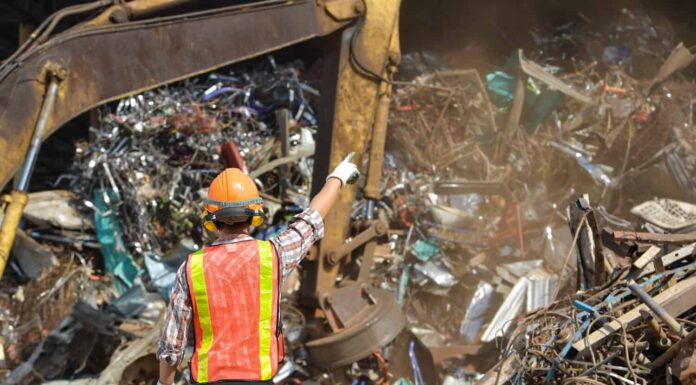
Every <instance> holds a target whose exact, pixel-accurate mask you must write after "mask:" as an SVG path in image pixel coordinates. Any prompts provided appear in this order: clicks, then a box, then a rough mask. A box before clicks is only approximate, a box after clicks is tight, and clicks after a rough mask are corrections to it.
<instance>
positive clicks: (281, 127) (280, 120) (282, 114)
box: [275, 108, 290, 202]
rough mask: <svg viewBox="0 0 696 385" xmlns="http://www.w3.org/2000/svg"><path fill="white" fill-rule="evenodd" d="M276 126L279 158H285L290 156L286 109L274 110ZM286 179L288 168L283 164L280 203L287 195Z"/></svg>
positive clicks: (288, 173)
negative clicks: (278, 139)
mask: <svg viewBox="0 0 696 385" xmlns="http://www.w3.org/2000/svg"><path fill="white" fill-rule="evenodd" d="M275 117H276V125H277V126H278V131H279V132H280V156H281V158H286V157H287V156H288V155H290V132H289V130H290V117H289V113H288V110H287V109H286V108H281V109H279V110H276V113H275ZM288 179H290V166H289V165H288V164H284V165H282V166H280V181H279V184H278V185H279V187H280V194H279V195H280V201H281V202H284V201H285V197H286V195H287V189H288Z"/></svg>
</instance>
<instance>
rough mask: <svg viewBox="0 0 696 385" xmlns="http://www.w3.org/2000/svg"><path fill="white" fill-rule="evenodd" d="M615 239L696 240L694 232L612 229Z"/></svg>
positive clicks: (662, 242)
mask: <svg viewBox="0 0 696 385" xmlns="http://www.w3.org/2000/svg"><path fill="white" fill-rule="evenodd" d="M614 239H616V240H617V241H636V242H645V243H659V244H665V243H669V244H686V243H692V242H696V232H693V233H684V234H656V233H644V232H637V231H618V230H617V231H614Z"/></svg>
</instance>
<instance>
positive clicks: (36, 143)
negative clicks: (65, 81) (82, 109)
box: [17, 77, 59, 192]
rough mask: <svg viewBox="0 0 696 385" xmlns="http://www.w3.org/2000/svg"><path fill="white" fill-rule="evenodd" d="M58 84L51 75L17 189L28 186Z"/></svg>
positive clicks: (24, 188)
mask: <svg viewBox="0 0 696 385" xmlns="http://www.w3.org/2000/svg"><path fill="white" fill-rule="evenodd" d="M58 84H59V82H58V79H57V78H55V77H53V78H52V79H51V83H50V84H49V85H48V91H46V98H45V99H44V104H43V106H42V107H41V112H40V113H39V120H38V121H37V122H36V128H35V129H34V136H33V137H32V139H31V146H30V147H29V152H27V157H26V158H25V160H24V166H22V170H21V171H20V174H19V180H18V182H17V191H21V192H26V191H27V189H28V188H29V180H30V179H31V173H32V171H33V170H34V164H36V158H37V157H38V156H39V150H40V149H41V143H42V142H43V134H44V130H45V129H46V122H48V117H49V116H50V115H51V110H53V104H55V101H56V96H57V95H58Z"/></svg>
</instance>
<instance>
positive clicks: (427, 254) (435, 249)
mask: <svg viewBox="0 0 696 385" xmlns="http://www.w3.org/2000/svg"><path fill="white" fill-rule="evenodd" d="M439 252H440V246H439V245H438V243H437V241H436V240H434V239H432V238H430V239H426V240H419V241H418V242H416V243H415V244H413V247H412V248H411V253H413V255H414V256H415V257H416V258H418V259H419V260H420V261H422V262H427V261H428V260H429V259H430V258H432V257H434V256H436V255H437V254H438V253H439Z"/></svg>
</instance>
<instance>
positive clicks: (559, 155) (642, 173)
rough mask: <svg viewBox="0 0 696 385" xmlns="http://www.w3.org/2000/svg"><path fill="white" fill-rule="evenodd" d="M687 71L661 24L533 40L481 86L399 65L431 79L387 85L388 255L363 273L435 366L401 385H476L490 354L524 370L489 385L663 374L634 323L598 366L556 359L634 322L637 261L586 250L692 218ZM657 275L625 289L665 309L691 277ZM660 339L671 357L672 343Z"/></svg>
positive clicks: (614, 339)
mask: <svg viewBox="0 0 696 385" xmlns="http://www.w3.org/2000/svg"><path fill="white" fill-rule="evenodd" d="M603 25H604V24H603ZM675 47H676V48H675ZM695 57H696V56H694V55H693V54H691V52H690V51H689V50H688V49H686V48H685V47H684V46H683V45H682V44H677V43H676V42H674V41H673V38H672V36H671V34H670V30H669V28H668V26H663V25H656V23H653V22H652V20H651V19H650V18H649V17H648V16H646V15H644V14H641V13H637V12H636V13H633V12H631V11H628V10H624V11H623V12H622V14H621V15H618V17H617V20H616V22H615V23H608V24H606V25H605V26H604V27H600V26H599V24H591V23H585V22H582V21H581V22H578V23H572V24H569V25H565V26H562V27H560V28H558V29H557V30H554V31H552V32H550V33H549V34H548V35H542V34H540V33H536V34H535V35H534V44H533V45H531V46H530V47H527V48H526V50H524V51H523V50H518V51H516V52H514V53H513V55H512V57H511V58H510V59H509V60H508V61H507V62H506V63H505V64H504V65H502V66H500V67H498V68H497V69H496V70H494V71H492V72H490V73H488V74H487V75H486V76H484V77H481V76H480V75H479V73H478V71H476V70H450V69H448V68H446V66H444V65H442V64H440V63H438V61H437V59H436V58H433V57H432V56H431V55H424V54H417V55H414V56H413V57H410V58H408V57H407V60H406V62H408V63H410V64H412V63H413V62H414V61H415V62H417V63H418V62H420V63H421V64H422V63H426V62H427V63H426V64H427V65H420V66H414V68H409V70H410V72H414V71H416V72H417V70H418V69H420V70H421V74H420V75H418V76H416V77H415V78H413V79H410V80H409V79H406V80H404V81H399V82H395V88H394V95H393V105H392V109H391V116H390V126H389V139H388V141H387V151H388V153H387V154H386V161H385V168H386V169H385V181H384V190H383V191H384V199H383V200H382V201H381V202H380V206H381V207H382V208H383V209H384V212H385V215H386V216H387V218H388V219H389V221H390V226H391V228H392V231H391V232H390V234H391V238H390V240H391V243H390V248H385V249H384V252H383V253H382V255H383V256H384V257H385V258H384V265H385V266H386V267H385V268H384V270H382V271H380V272H379V273H380V274H376V276H377V275H379V277H377V278H376V279H377V280H378V281H380V282H381V285H383V286H384V287H389V288H391V289H392V290H394V291H395V292H396V295H397V298H398V299H399V301H400V303H402V304H403V307H404V311H405V313H406V314H407V317H408V325H409V329H410V330H411V332H413V333H414V334H415V336H416V337H417V338H418V339H419V340H420V341H421V342H422V343H423V344H424V345H425V346H426V347H427V348H428V350H429V351H430V353H431V357H430V358H423V361H422V362H420V363H419V362H417V361H416V362H415V363H411V366H412V368H411V370H412V373H413V374H412V375H411V374H409V375H406V376H404V378H403V379H402V380H403V381H408V382H411V383H413V384H418V383H423V382H422V380H421V379H419V378H418V375H417V374H416V373H418V372H419V371H420V369H421V368H422V367H423V366H424V365H428V364H432V362H430V361H429V360H432V361H433V362H434V363H435V364H436V365H438V366H439V367H440V369H442V372H441V375H442V376H441V378H440V380H442V381H444V383H445V384H448V385H451V384H469V383H473V381H475V379H476V378H480V377H481V373H483V372H486V371H487V370H488V369H489V368H491V367H492V366H493V365H495V364H496V357H498V353H497V351H498V348H497V346H500V344H501V343H503V342H504V341H509V343H508V344H507V348H506V349H505V350H504V354H503V357H513V358H508V360H514V361H515V362H516V363H518V364H519V367H520V369H518V370H517V372H514V373H513V374H514V375H511V376H509V377H506V379H502V380H501V379H500V378H498V379H497V380H496V379H495V378H494V379H493V381H492V382H490V383H491V384H493V383H499V384H502V383H505V381H509V383H516V384H521V383H542V382H543V381H544V380H545V379H546V380H547V381H548V382H547V383H549V382H551V383H621V382H624V383H629V384H630V383H639V382H642V381H644V380H645V379H648V378H651V379H653V378H654V377H648V376H647V372H646V370H648V368H657V367H660V368H661V369H660V370H662V367H661V366H654V365H656V364H655V363H654V362H655V361H653V360H657V359H658V358H657V357H658V356H660V355H661V353H663V351H662V350H659V349H660V348H659V347H656V346H654V345H652V344H651V343H646V337H645V336H644V335H643V334H644V332H645V331H646V329H645V328H646V327H645V325H646V324H645V323H643V322H641V323H638V318H636V319H634V320H632V321H631V323H629V324H625V325H624V328H623V329H620V328H616V329H614V330H611V331H609V332H607V334H608V335H609V337H607V338H606V340H603V344H602V345H601V346H600V345H596V346H595V348H596V349H595V350H594V352H595V355H596V356H595V357H594V361H592V357H591V355H588V356H587V357H588V358H586V360H585V361H583V362H580V361H581V360H582V359H581V358H579V356H577V357H576V356H574V355H571V354H570V353H569V351H565V350H564V349H570V347H572V346H573V343H576V344H580V343H581V342H578V340H580V341H581V340H582V339H583V338H584V335H585V334H588V335H593V334H592V333H601V332H600V331H598V330H599V329H601V328H603V327H607V326H606V325H608V324H610V323H611V322H612V321H614V320H615V319H617V318H618V319H620V317H621V316H622V315H625V314H628V313H629V312H630V311H632V309H634V308H637V307H636V301H637V300H636V297H635V296H634V294H633V293H632V292H630V291H628V290H629V289H628V288H627V286H626V285H627V282H628V281H627V278H626V277H625V274H624V275H621V274H620V273H621V272H624V273H625V272H626V269H625V266H626V265H630V263H631V260H633V259H636V258H638V259H640V258H639V257H640V255H641V252H643V251H644V249H643V248H638V247H634V248H632V249H630V252H629V251H628V250H627V248H622V249H621V250H620V251H616V250H614V251H607V252H605V253H604V254H606V258H604V257H603V258H601V263H600V262H597V261H598V260H599V258H598V257H596V256H595V251H596V250H592V248H594V247H596V248H597V250H606V248H607V247H609V242H608V241H607V240H606V239H605V238H606V234H605V233H602V231H600V230H597V229H602V228H603V227H604V226H606V227H609V228H612V229H625V230H631V229H636V228H640V229H642V231H648V232H651V233H658V234H663V233H684V232H688V231H692V230H693V229H695V228H696V227H695V226H696V221H695V220H694V219H695V218H696V217H694V213H696V211H694V209H696V206H695V205H693V204H691V203H688V202H693V201H694V198H695V197H696V184H695V182H694V180H693V178H692V177H690V176H692V175H696V151H695V149H694V143H696V129H695V128H694V126H693V117H694V114H693V112H694V111H693V94H694V91H695V90H696V87H695V86H694V83H693V82H691V81H688V80H687V78H686V76H685V75H683V74H681V73H680V72H679V71H681V70H683V69H685V68H687V67H688V66H689V64H691V63H692V62H693V60H694V58H695ZM433 68H434V70H433ZM423 69H427V70H425V72H423ZM583 193H588V195H587V196H588V197H592V203H593V205H594V206H595V207H596V210H594V211H593V214H592V218H591V222H592V227H593V228H594V229H595V231H594V233H592V234H594V235H593V236H592V237H593V238H591V239H590V238H588V235H587V234H585V233H586V231H587V228H589V227H590V225H589V224H587V223H584V222H582V221H581V220H580V219H581V218H583V217H582V215H584V214H583V213H586V210H589V209H588V207H589V198H588V199H585V200H583V201H582V202H585V203H584V204H585V206H586V207H585V206H582V205H581V203H579V202H580V201H578V202H575V203H572V204H571V205H570V207H569V205H568V203H569V202H574V201H575V199H576V198H577V197H578V196H579V195H580V194H583ZM363 205H365V206H367V204H366V203H359V204H358V205H357V206H356V210H355V216H356V217H357V218H360V217H362V216H364V215H365V211H364V209H363V208H364V207H365V206H363ZM581 206H582V207H583V208H582V209H580V208H579V207H581ZM578 210H579V211H578ZM583 210H585V211H583ZM588 220H589V219H588ZM568 224H570V231H568ZM578 232H579V233H580V234H581V235H580V236H576V237H574V236H573V235H575V234H576V233H578ZM609 233H610V232H609ZM588 245H592V247H590V246H588ZM661 250H662V249H661ZM590 251H592V252H590ZM670 251H671V250H670ZM675 252H676V251H675ZM676 253H680V256H682V257H684V255H683V253H684V250H682V251H681V252H676ZM575 254H577V256H576V255H575ZM604 254H603V255H604ZM664 254H668V252H667V250H666V249H665V250H664ZM687 254H689V255H691V252H689V253H687ZM595 257H596V258H595ZM653 257H655V254H653ZM646 258H647V256H646ZM664 258H667V257H663V259H664ZM686 258H687V261H686V262H685V263H689V262H692V261H691V260H690V259H689V258H691V257H689V256H686ZM672 262H674V261H672ZM665 266H667V264H666V265H665ZM669 269H672V270H670V271H668V272H663V273H660V274H657V275H655V274H651V275H645V274H644V275H638V276H632V278H633V279H635V280H636V282H637V284H638V285H639V286H640V287H642V288H643V289H644V290H645V291H647V292H649V293H650V295H653V296H656V298H662V297H661V296H664V295H665V294H664V293H674V292H675V291H679V290H681V289H679V288H682V287H683V286H684V285H687V284H688V283H689V282H692V281H691V278H690V276H691V272H692V270H691V268H690V267H682V266H674V265H672V266H669ZM385 271H386V274H381V273H383V272H385ZM653 271H654V270H653ZM600 272H601V274H600ZM574 276H576V277H577V279H574ZM607 277H611V279H610V280H607ZM682 282H687V283H682ZM675 285H679V286H678V287H677V289H674V287H675ZM598 286H599V287H601V288H600V289H597V287H598ZM668 287H672V288H670V289H669V290H667V291H666V289H667V288H668ZM575 290H580V293H581V294H579V295H578V296H577V297H566V296H567V295H569V294H570V293H573V292H575ZM679 293H680V296H681V298H683V299H684V300H685V302H684V303H682V305H684V306H683V308H680V309H678V310H679V311H677V309H676V308H668V311H670V312H671V313H672V315H673V317H674V318H677V317H678V316H681V317H683V318H684V319H685V321H682V328H683V331H686V330H688V329H690V328H691V323H690V322H691V320H690V317H691V315H692V310H691V308H692V307H693V306H694V305H696V300H691V299H688V297H689V296H688V295H685V294H688V293H689V291H688V290H686V291H685V292H681V291H679ZM559 298H564V299H563V300H560V301H559V302H555V301H556V300H557V299H559ZM575 300H577V301H578V302H574V301H575ZM578 306H580V308H578ZM540 309H541V310H540ZM641 309H642V308H641ZM524 313H532V314H533V315H532V316H529V318H524V317H523V314H524ZM631 314H635V312H634V313H631ZM522 319H525V321H524V322H523V323H520V321H521V320H522ZM645 322H647V321H645ZM658 322H661V321H659V320H658ZM651 324H652V325H653V326H655V323H654V322H652V323H651ZM662 327H663V328H664V329H665V332H666V333H667V334H668V337H669V338H671V342H672V343H674V344H677V342H678V341H679V340H680V338H681V337H683V333H682V335H681V336H679V335H674V333H673V332H671V333H672V334H671V335H670V330H667V329H666V326H664V325H663V326H662ZM636 328H637V329H636ZM641 333H643V334H641ZM595 335H596V334H595ZM542 340H543V341H542ZM569 341H572V342H569ZM604 343H605V344H604ZM648 346H650V348H649V349H648ZM626 349H631V350H630V351H629V352H628V353H627V351H626ZM584 353H587V351H583V354H584ZM619 353H620V354H619ZM627 354H628V356H626V355H627ZM640 354H642V356H640V357H643V358H645V360H642V358H641V359H636V355H640ZM566 359H568V360H570V361H565V360H566ZM573 359H574V360H575V361H573ZM641 360H642V361H641ZM661 360H662V362H661V365H662V366H664V364H665V361H664V360H665V359H664V358H662V359H661ZM649 361H650V362H653V363H652V364H651V363H650V362H649ZM670 361H671V360H670ZM657 362H658V363H660V361H657ZM594 363H601V365H598V366H597V365H594ZM651 365H652V366H651ZM607 373H611V374H607ZM617 376H620V377H621V379H617ZM579 377H582V378H579ZM585 377H589V378H590V380H587V382H583V381H584V378H585ZM486 380H490V379H489V378H486ZM498 380H499V382H496V381H498ZM564 381H566V382H564ZM592 381H595V382H592ZM425 383H429V381H427V380H426V381H425Z"/></svg>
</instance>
